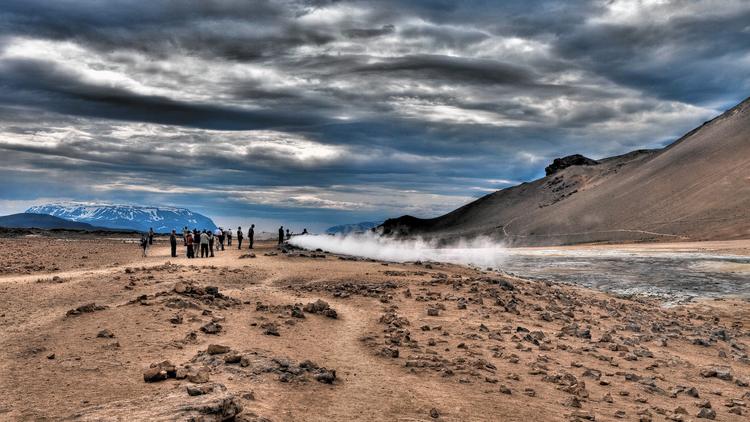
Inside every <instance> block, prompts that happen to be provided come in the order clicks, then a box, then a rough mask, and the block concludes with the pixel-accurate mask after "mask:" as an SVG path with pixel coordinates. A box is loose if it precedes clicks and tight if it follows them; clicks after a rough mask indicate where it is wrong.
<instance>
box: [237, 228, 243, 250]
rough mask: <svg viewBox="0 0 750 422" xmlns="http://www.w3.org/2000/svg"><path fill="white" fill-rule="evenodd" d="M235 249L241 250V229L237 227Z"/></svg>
mask: <svg viewBox="0 0 750 422" xmlns="http://www.w3.org/2000/svg"><path fill="white" fill-rule="evenodd" d="M237 249H242V227H237Z"/></svg>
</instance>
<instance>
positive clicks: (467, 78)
mask: <svg viewBox="0 0 750 422" xmlns="http://www.w3.org/2000/svg"><path fill="white" fill-rule="evenodd" d="M352 71H353V72H359V73H370V72H372V73H395V74H398V75H399V76H401V77H411V78H426V79H445V80H449V81H458V82H461V83H467V84H482V83H487V84H513V85H521V86H522V85H526V84H530V83H532V81H533V80H534V78H533V75H534V72H533V71H532V70H531V69H524V68H522V67H520V66H514V65H511V64H509V63H502V62H498V61H494V60H476V59H463V58H457V57H446V56H426V55H420V56H405V57H399V58H395V59H390V60H387V61H383V62H379V63H373V64H369V65H366V66H361V67H357V68H354V69H352Z"/></svg>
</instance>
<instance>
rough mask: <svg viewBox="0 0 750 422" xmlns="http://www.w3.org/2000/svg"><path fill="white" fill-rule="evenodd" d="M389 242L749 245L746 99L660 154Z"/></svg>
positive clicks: (485, 204) (430, 223)
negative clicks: (744, 241)
mask: <svg viewBox="0 0 750 422" xmlns="http://www.w3.org/2000/svg"><path fill="white" fill-rule="evenodd" d="M381 230H382V231H383V232H384V233H397V234H410V235H415V234H416V235H427V236H432V237H439V238H443V239H453V238H457V237H465V236H469V237H471V236H477V235H485V236H491V237H494V238H497V239H501V240H503V241H506V242H508V243H511V244H522V245H555V244H568V243H581V242H601V241H655V240H673V241H674V240H688V239H692V240H701V239H705V240H708V239H738V238H749V237H750V99H747V100H745V101H743V102H742V103H740V104H739V105H737V106H736V107H734V108H732V109H730V110H729V111H727V112H725V113H724V114H722V115H721V116H719V117H717V118H715V119H713V120H711V121H710V122H707V123H705V124H703V125H702V126H700V127H699V128H697V129H695V130H693V131H691V132H690V133H688V134H686V135H685V136H683V137H682V138H680V139H679V140H677V141H676V142H674V143H673V144H671V145H669V146H667V147H666V148H663V149H660V150H641V151H634V152H631V153H629V154H625V155H622V156H617V157H611V158H607V159H603V160H600V161H599V162H598V163H597V164H592V165H572V166H570V167H565V168H562V169H559V170H556V171H555V172H553V173H552V174H549V175H548V176H546V177H543V178H541V179H538V180H535V181H533V182H529V183H523V184H521V185H518V186H514V187H510V188H507V189H503V190H501V191H498V192H495V193H492V194H490V195H487V196H485V197H482V198H480V199H478V200H476V201H474V202H472V203H469V204H467V205H465V206H463V207H461V208H459V209H457V210H455V211H453V212H450V213H448V214H446V215H443V216H441V217H437V218H433V219H417V218H414V217H411V216H404V217H400V218H396V219H391V220H387V221H386V222H385V223H384V224H383V225H382V226H381Z"/></svg>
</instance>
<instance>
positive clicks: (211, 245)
mask: <svg viewBox="0 0 750 422" xmlns="http://www.w3.org/2000/svg"><path fill="white" fill-rule="evenodd" d="M208 249H209V250H210V251H211V258H213V257H214V234H213V232H212V231H211V230H208Z"/></svg>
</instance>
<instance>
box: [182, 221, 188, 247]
mask: <svg viewBox="0 0 750 422" xmlns="http://www.w3.org/2000/svg"><path fill="white" fill-rule="evenodd" d="M188 233H190V231H189V230H188V228H187V226H185V227H183V228H182V246H187V235H188Z"/></svg>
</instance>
